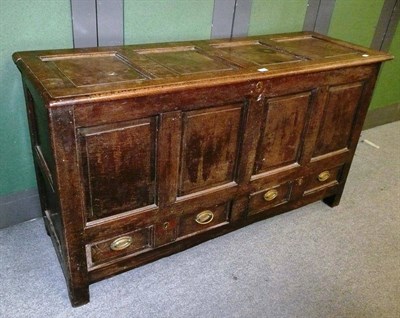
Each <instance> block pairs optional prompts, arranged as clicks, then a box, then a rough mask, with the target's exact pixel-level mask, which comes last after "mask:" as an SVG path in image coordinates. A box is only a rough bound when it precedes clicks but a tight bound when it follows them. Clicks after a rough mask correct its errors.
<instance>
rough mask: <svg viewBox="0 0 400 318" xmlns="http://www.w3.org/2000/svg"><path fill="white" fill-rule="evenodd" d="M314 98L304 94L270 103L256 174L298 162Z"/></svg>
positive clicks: (257, 159)
mask: <svg viewBox="0 0 400 318" xmlns="http://www.w3.org/2000/svg"><path fill="white" fill-rule="evenodd" d="M311 96H312V94H311V92H305V93H301V94H295V95H288V96H283V97H278V98H272V99H270V100H267V104H266V112H265V113H266V115H265V116H266V117H265V119H264V124H263V127H262V132H261V137H260V140H259V144H258V148H257V157H256V162H255V165H254V174H258V173H262V172H266V171H270V170H273V169H277V168H281V167H284V166H288V165H291V164H293V163H295V162H297V160H298V158H299V156H300V150H301V149H300V148H301V141H302V138H303V135H304V133H305V128H306V124H307V120H308V113H309V107H310V105H311Z"/></svg>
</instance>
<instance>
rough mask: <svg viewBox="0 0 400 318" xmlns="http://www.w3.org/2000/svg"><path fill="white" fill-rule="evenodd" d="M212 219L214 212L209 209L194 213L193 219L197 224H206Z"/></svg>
mask: <svg viewBox="0 0 400 318" xmlns="http://www.w3.org/2000/svg"><path fill="white" fill-rule="evenodd" d="M213 219H214V213H213V212H212V211H210V210H205V211H202V212H200V213H199V214H197V215H196V218H195V221H196V222H197V223H199V224H208V223H210V222H211V221H212V220H213Z"/></svg>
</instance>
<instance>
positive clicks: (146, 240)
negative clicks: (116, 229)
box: [87, 227, 153, 269]
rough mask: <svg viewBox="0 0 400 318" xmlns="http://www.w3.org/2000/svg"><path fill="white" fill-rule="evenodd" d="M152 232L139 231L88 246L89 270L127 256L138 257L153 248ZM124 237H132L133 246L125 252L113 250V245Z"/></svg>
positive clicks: (146, 230)
mask: <svg viewBox="0 0 400 318" xmlns="http://www.w3.org/2000/svg"><path fill="white" fill-rule="evenodd" d="M152 231H153V228H152V227H148V228H144V229H137V230H135V231H132V232H128V233H123V234H122V235H120V236H118V237H113V238H110V239H107V240H104V241H101V242H95V243H93V244H89V245H87V250H88V253H87V254H88V267H89V269H90V268H91V267H96V266H98V265H99V264H102V263H104V262H112V261H114V260H116V259H119V258H122V257H125V256H127V255H136V254H138V253H141V252H143V251H144V250H146V249H148V248H150V247H152V245H153V243H152ZM123 237H131V238H132V244H131V245H130V246H128V247H127V248H125V249H123V250H113V249H111V247H110V245H111V243H112V242H113V241H115V240H116V239H118V238H123Z"/></svg>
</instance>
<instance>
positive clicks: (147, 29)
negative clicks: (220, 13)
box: [124, 0, 214, 44]
mask: <svg viewBox="0 0 400 318" xmlns="http://www.w3.org/2000/svg"><path fill="white" fill-rule="evenodd" d="M213 9H214V0H173V1H165V0H134V1H132V0H125V3H124V36H125V44H134V43H154V42H170V41H185V40H202V39H209V38H210V34H211V23H212V17H213Z"/></svg>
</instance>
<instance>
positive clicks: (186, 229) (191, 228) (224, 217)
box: [178, 203, 230, 237]
mask: <svg viewBox="0 0 400 318" xmlns="http://www.w3.org/2000/svg"><path fill="white" fill-rule="evenodd" d="M229 206H230V204H229V203H225V204H220V205H213V206H204V207H202V208H200V209H199V208H198V209H196V210H195V211H194V212H191V211H189V213H186V214H185V215H183V216H182V217H181V218H180V222H179V229H178V237H187V236H192V235H196V234H198V233H200V232H203V231H206V230H209V229H211V228H215V227H219V226H222V225H226V224H227V223H228V213H229ZM205 211H207V212H208V213H210V215H212V219H211V216H210V217H209V218H210V219H211V221H210V222H209V223H205V224H199V223H198V222H196V217H197V216H198V215H199V214H200V213H204V212H205ZM206 222H208V221H207V220H206Z"/></svg>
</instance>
